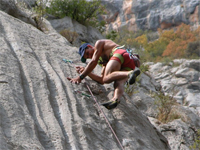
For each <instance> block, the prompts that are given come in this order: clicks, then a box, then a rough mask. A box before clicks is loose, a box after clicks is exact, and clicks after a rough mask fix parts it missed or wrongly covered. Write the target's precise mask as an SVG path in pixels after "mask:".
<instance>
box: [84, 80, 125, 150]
mask: <svg viewBox="0 0 200 150" xmlns="http://www.w3.org/2000/svg"><path fill="white" fill-rule="evenodd" d="M85 84H86V86H87V88H88V90H89V92H90V94H91V95H92V97H93V99H94V101H95V102H96V104H97V106H98V108H99V110H100V111H101V113H102V114H103V116H104V118H105V120H106V122H107V124H108V126H109V128H110V130H111V131H112V133H113V135H114V136H115V138H116V140H117V142H118V143H119V145H120V147H121V149H122V150H124V148H123V146H122V144H121V142H120V141H119V138H118V137H117V135H116V133H115V131H114V130H113V128H112V126H111V125H110V122H109V121H108V118H107V117H106V114H105V113H104V111H103V110H102V109H101V107H100V105H99V103H98V101H97V100H96V98H95V97H94V95H93V93H92V91H91V90H90V87H89V85H88V84H87V82H85Z"/></svg>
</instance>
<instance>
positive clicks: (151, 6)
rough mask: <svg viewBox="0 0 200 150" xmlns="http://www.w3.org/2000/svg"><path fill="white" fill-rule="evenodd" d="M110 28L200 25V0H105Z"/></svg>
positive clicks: (156, 27)
mask: <svg viewBox="0 0 200 150" xmlns="http://www.w3.org/2000/svg"><path fill="white" fill-rule="evenodd" d="M102 3H103V5H105V6H106V10H107V14H106V15H104V16H103V17H102V19H103V20H105V21H106V22H107V30H118V29H120V28H122V27H125V28H127V29H128V30H133V31H136V30H139V29H142V30H147V29H148V30H154V31H155V30H157V29H158V28H162V29H166V28H171V27H174V26H177V25H180V24H181V23H185V24H191V25H192V26H194V27H195V26H199V25H200V1H199V0H109V1H106V0H103V1H102Z"/></svg>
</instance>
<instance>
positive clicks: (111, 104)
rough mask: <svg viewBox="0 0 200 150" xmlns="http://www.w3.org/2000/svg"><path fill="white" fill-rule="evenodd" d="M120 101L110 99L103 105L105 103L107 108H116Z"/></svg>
mask: <svg viewBox="0 0 200 150" xmlns="http://www.w3.org/2000/svg"><path fill="white" fill-rule="evenodd" d="M119 103H120V101H118V99H117V100H115V101H112V100H110V101H108V102H105V103H102V104H101V105H103V106H104V107H106V108H107V109H109V110H110V109H114V108H115V107H117V105H118V104H119Z"/></svg>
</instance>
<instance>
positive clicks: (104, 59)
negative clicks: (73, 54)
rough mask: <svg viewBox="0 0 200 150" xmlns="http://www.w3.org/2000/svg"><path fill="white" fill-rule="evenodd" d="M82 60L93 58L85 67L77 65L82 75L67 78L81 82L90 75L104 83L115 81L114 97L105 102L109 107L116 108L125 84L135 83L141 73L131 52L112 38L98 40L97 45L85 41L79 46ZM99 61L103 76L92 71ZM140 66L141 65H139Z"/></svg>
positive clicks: (104, 104)
mask: <svg viewBox="0 0 200 150" xmlns="http://www.w3.org/2000/svg"><path fill="white" fill-rule="evenodd" d="M79 54H80V55H81V61H82V62H86V59H88V58H89V59H91V61H90V62H89V63H88V65H87V66H86V67H85V68H84V67H80V66H79V67H76V70H77V72H78V73H80V76H78V77H76V78H67V79H68V80H70V81H71V82H72V83H75V84H79V83H80V82H81V80H83V79H84V78H85V77H86V76H89V77H90V78H91V79H93V80H94V81H96V82H98V83H100V84H104V83H111V82H113V81H114V96H113V98H112V99H111V100H110V101H108V102H106V103H103V104H102V105H103V106H105V107H106V108H107V109H113V108H115V107H116V106H117V105H118V104H119V102H120V97H121V96H122V94H123V92H124V84H125V83H126V81H127V80H128V83H129V84H133V83H135V80H136V77H137V76H138V75H139V74H140V70H139V69H138V68H137V69H135V66H137V65H136V64H135V63H134V60H133V59H131V57H130V56H129V53H127V51H126V50H125V49H123V48H121V47H120V46H119V45H118V44H116V43H115V42H113V41H111V40H106V39H105V40H98V41H97V42H96V43H95V46H94V47H93V46H91V45H90V44H88V43H84V44H83V45H81V47H80V48H79ZM97 63H100V64H102V65H103V68H102V72H101V76H98V75H96V74H94V73H92V70H93V69H94V68H95V67H96V65H97ZM138 67H139V66H138Z"/></svg>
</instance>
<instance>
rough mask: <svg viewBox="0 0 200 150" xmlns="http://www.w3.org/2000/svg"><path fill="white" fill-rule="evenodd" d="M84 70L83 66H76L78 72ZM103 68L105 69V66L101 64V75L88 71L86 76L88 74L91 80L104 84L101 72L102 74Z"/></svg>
mask: <svg viewBox="0 0 200 150" xmlns="http://www.w3.org/2000/svg"><path fill="white" fill-rule="evenodd" d="M84 70H85V67H81V66H78V67H76V71H77V73H78V74H81V73H82V72H83V71H84ZM104 70H105V66H103V68H102V72H101V76H99V75H97V74H94V73H92V72H90V73H89V74H88V76H89V77H90V78H91V79H92V80H94V81H96V82H98V83H99V84H104V83H103V74H104Z"/></svg>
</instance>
